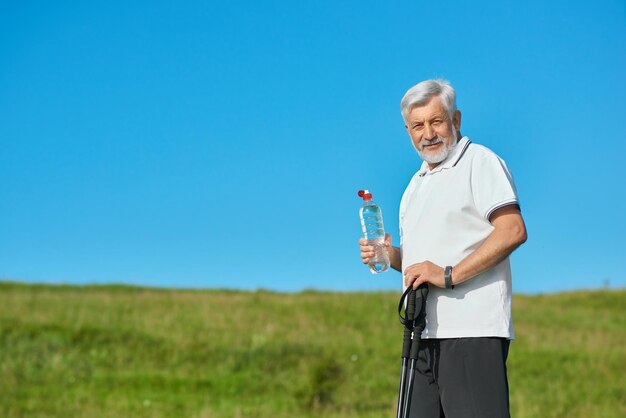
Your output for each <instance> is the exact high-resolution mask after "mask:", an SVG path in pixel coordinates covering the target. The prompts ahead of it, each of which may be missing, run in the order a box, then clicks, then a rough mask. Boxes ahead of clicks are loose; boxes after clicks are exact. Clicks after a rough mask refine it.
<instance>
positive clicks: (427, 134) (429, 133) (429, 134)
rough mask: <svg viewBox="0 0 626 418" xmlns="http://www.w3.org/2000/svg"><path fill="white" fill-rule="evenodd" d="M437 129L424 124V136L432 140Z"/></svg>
mask: <svg viewBox="0 0 626 418" xmlns="http://www.w3.org/2000/svg"><path fill="white" fill-rule="evenodd" d="M435 136H436V135H435V130H434V129H433V127H432V126H430V125H424V134H423V138H424V139H426V140H429V141H430V140H431V139H433V138H434V137H435Z"/></svg>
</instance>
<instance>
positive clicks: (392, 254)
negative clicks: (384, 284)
mask: <svg viewBox="0 0 626 418" xmlns="http://www.w3.org/2000/svg"><path fill="white" fill-rule="evenodd" d="M387 253H388V254H389V264H391V268H392V269H394V270H397V271H402V252H401V251H400V248H398V247H392V246H389V250H388V251H387Z"/></svg>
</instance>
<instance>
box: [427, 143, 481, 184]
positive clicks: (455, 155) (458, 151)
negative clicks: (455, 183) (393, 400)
mask: <svg viewBox="0 0 626 418" xmlns="http://www.w3.org/2000/svg"><path fill="white" fill-rule="evenodd" d="M471 143H472V141H470V139H469V138H468V137H466V136H464V137H463V138H461V140H460V141H459V142H458V143H457V144H456V145H455V146H454V148H453V149H452V152H451V153H450V155H448V158H446V159H445V160H444V161H443V162H442V163H441V164H439V165H438V166H437V167H435V168H433V169H432V170H429V169H428V163H427V162H426V161H424V162H423V163H422V166H421V167H420V169H419V171H418V172H417V174H418V175H419V176H420V177H423V176H424V175H426V174H434V173H437V172H439V171H441V170H443V169H444V168H452V167H455V166H456V165H457V164H458V163H459V161H460V160H461V157H463V155H464V154H465V151H467V148H468V147H469V146H470V144H471Z"/></svg>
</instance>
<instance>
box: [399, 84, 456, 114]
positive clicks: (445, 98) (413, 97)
mask: <svg viewBox="0 0 626 418" xmlns="http://www.w3.org/2000/svg"><path fill="white" fill-rule="evenodd" d="M435 96H438V97H439V98H440V99H441V103H442V104H443V107H444V108H445V109H446V111H447V112H448V116H449V117H450V120H452V118H453V117H454V112H456V93H455V92H454V88H453V87H452V85H451V84H450V82H449V81H448V80H444V79H441V78H440V79H436V80H425V81H422V82H420V83H418V84H416V85H414V86H413V87H411V88H410V89H409V90H407V92H406V93H405V94H404V97H403V98H402V100H401V101H400V112H401V113H402V119H404V123H405V124H406V123H407V122H406V117H407V116H408V114H409V112H410V111H411V109H413V108H414V107H415V106H422V105H425V104H426V103H428V102H429V101H430V99H432V98H433V97H435Z"/></svg>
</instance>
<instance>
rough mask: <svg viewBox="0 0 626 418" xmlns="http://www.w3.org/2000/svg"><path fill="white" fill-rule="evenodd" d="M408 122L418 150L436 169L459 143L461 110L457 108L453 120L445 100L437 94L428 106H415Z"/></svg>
mask: <svg viewBox="0 0 626 418" xmlns="http://www.w3.org/2000/svg"><path fill="white" fill-rule="evenodd" d="M406 122H407V126H406V130H407V132H408V133H409V136H410V137H411V142H413V146H414V147H415V149H416V150H417V153H418V154H419V156H420V157H421V158H422V160H424V161H426V162H427V163H428V165H429V167H430V168H431V169H433V168H435V167H436V166H437V165H439V163H441V162H442V161H443V160H445V159H446V158H447V156H448V154H450V151H451V150H452V148H454V145H456V143H457V131H458V130H460V128H461V112H459V111H458V110H457V111H456V112H455V113H454V116H453V118H452V120H450V117H449V116H448V112H446V108H445V107H444V106H443V103H441V99H440V98H439V97H436V96H435V97H433V98H432V99H430V101H429V102H428V103H426V104H425V105H422V106H415V107H413V108H412V109H411V110H410V111H409V113H408V115H407V118H406Z"/></svg>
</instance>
